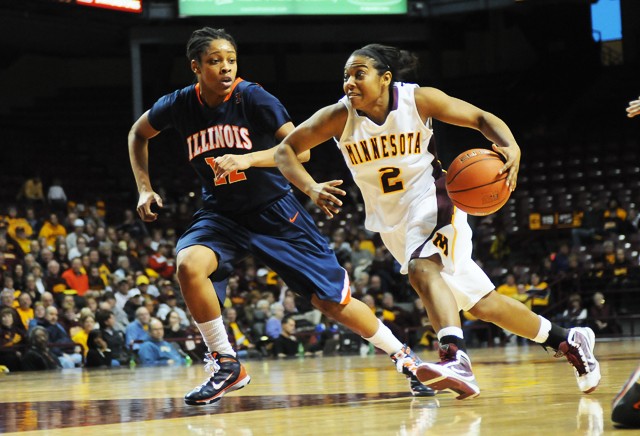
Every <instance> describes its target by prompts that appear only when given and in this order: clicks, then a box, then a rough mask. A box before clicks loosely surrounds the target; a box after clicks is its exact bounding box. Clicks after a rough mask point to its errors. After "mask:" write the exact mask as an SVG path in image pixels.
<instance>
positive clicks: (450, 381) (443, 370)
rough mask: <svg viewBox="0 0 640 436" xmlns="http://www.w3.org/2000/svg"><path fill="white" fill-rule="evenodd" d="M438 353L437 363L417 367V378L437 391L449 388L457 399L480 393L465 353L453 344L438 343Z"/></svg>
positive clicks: (468, 397)
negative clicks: (438, 359) (455, 394)
mask: <svg viewBox="0 0 640 436" xmlns="http://www.w3.org/2000/svg"><path fill="white" fill-rule="evenodd" d="M439 354H440V362H439V363H436V364H432V363H426V364H424V365H420V366H419V367H418V369H417V370H416V376H417V377H418V380H420V381H421V382H422V383H423V384H425V385H426V386H428V387H430V388H432V389H435V390H437V391H443V390H446V389H448V390H451V391H453V392H455V393H457V394H458V396H457V397H456V399H458V400H465V399H470V398H475V397H477V396H478V395H480V388H479V387H478V383H477V382H476V378H475V376H474V375H473V371H472V369H471V360H470V359H469V356H467V353H465V352H464V351H462V350H459V349H458V347H457V346H456V345H455V344H440V350H439Z"/></svg>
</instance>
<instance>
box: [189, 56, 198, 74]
mask: <svg viewBox="0 0 640 436" xmlns="http://www.w3.org/2000/svg"><path fill="white" fill-rule="evenodd" d="M191 71H193V72H194V73H195V74H198V73H199V72H200V65H198V61H196V60H195V59H191Z"/></svg>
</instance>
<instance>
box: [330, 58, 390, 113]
mask: <svg viewBox="0 0 640 436" xmlns="http://www.w3.org/2000/svg"><path fill="white" fill-rule="evenodd" d="M390 77H391V75H390V74H387V73H385V74H383V75H380V73H378V70H376V69H375V67H374V66H373V60H372V59H371V58H368V57H366V56H360V55H355V56H351V57H350V58H349V59H348V60H347V63H346V64H345V67H344V76H343V81H344V84H343V86H342V88H343V89H344V93H345V94H346V95H347V97H348V98H349V101H350V102H351V105H352V106H353V108H354V109H358V110H362V111H364V112H367V109H368V108H371V107H373V105H375V104H376V103H378V102H379V101H380V99H381V97H382V96H383V94H384V92H385V90H386V89H387V87H388V85H389V82H390Z"/></svg>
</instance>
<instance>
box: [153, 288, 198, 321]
mask: <svg viewBox="0 0 640 436" xmlns="http://www.w3.org/2000/svg"><path fill="white" fill-rule="evenodd" d="M159 301H160V305H159V306H158V311H157V312H156V315H157V317H158V318H160V320H162V321H165V322H166V321H167V315H168V314H169V313H170V312H175V313H177V314H178V317H179V318H180V325H181V326H182V327H183V328H187V327H189V325H190V324H191V323H190V322H189V318H187V313H186V312H185V311H184V310H183V309H182V308H181V307H179V306H178V296H177V295H176V294H175V292H174V291H173V289H171V290H170V291H167V292H166V293H165V294H164V295H161V296H160V298H159Z"/></svg>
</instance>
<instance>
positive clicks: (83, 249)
mask: <svg viewBox="0 0 640 436" xmlns="http://www.w3.org/2000/svg"><path fill="white" fill-rule="evenodd" d="M88 252H89V246H88V245H87V238H85V237H84V236H79V237H78V238H77V240H76V246H75V247H73V248H71V247H69V255H68V259H69V260H72V259H73V258H75V257H82V256H83V255H84V254H87V253H88Z"/></svg>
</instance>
